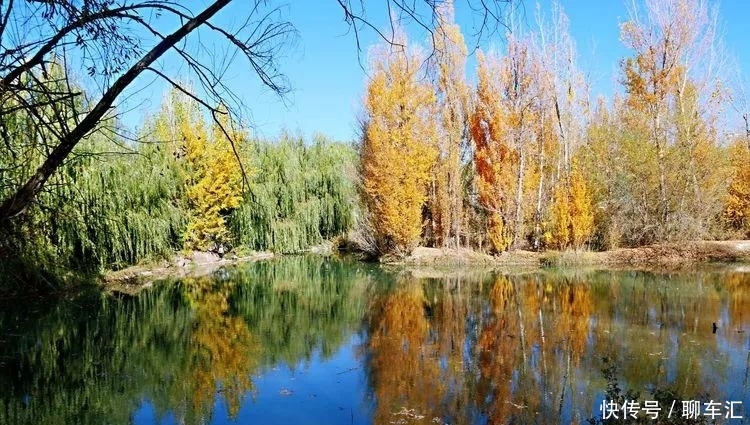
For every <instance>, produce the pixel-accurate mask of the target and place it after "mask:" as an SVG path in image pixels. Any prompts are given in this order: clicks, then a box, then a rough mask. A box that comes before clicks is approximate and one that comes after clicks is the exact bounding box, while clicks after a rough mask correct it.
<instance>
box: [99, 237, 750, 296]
mask: <svg viewBox="0 0 750 425" xmlns="http://www.w3.org/2000/svg"><path fill="white" fill-rule="evenodd" d="M329 254H330V250H324V251H322V253H321V252H318V251H314V252H313V253H312V254H310V255H329ZM275 257H276V255H274V254H273V253H268V252H258V253H253V254H250V255H247V256H241V257H240V256H234V255H229V256H226V257H219V256H218V255H216V254H212V253H203V252H193V253H190V254H189V255H178V256H176V257H175V258H173V259H172V260H169V261H167V260H164V261H161V262H159V263H155V264H144V265H137V266H133V267H128V268H126V269H123V270H118V271H114V272H108V273H105V274H104V276H103V280H102V281H103V286H104V288H105V289H107V290H109V291H115V292H120V293H136V292H138V291H139V290H141V289H143V288H144V287H149V286H151V285H152V284H153V282H155V281H158V280H163V279H170V278H171V279H180V278H185V277H197V276H201V275H206V274H209V273H211V272H213V271H215V270H217V269H218V268H220V267H224V266H229V265H234V264H239V263H246V262H253V261H262V260H269V259H272V258H275ZM738 262H739V263H750V240H744V241H691V242H681V243H668V244H658V245H650V246H644V247H638V248H621V249H615V250H612V251H603V252H591V251H544V252H532V251H523V250H517V251H511V252H504V253H502V254H500V255H495V256H492V255H488V254H484V253H480V252H477V251H473V250H470V249H465V248H459V249H450V248H426V247H418V248H416V249H414V250H413V251H412V253H411V254H410V255H409V256H407V257H405V258H401V259H389V260H388V261H382V263H383V264H387V265H391V266H409V267H412V266H416V267H424V268H441V269H450V268H457V267H458V268H466V267H471V268H485V269H511V268H513V269H516V268H524V269H535V268H543V267H606V268H633V269H667V270H675V269H685V268H690V267H694V266H698V265H704V264H707V263H738Z"/></svg>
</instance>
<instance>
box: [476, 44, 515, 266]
mask: <svg viewBox="0 0 750 425" xmlns="http://www.w3.org/2000/svg"><path fill="white" fill-rule="evenodd" d="M477 62H478V68H477V78H478V81H477V93H476V101H475V102H476V103H475V105H474V111H473V112H472V114H471V119H470V125H471V127H470V128H471V137H472V140H473V143H474V167H475V169H476V180H477V181H476V185H477V195H478V198H479V204H480V207H481V208H482V209H483V210H484V211H485V213H486V216H487V236H488V238H489V240H490V244H491V246H492V250H493V251H494V252H502V251H505V250H506V249H508V246H509V245H510V243H511V241H512V233H511V229H510V228H509V227H508V226H507V225H506V222H507V214H508V212H509V205H510V202H511V200H510V198H511V197H512V195H511V194H510V192H511V191H512V188H513V179H514V172H513V166H512V164H513V163H514V162H515V155H514V153H513V152H512V151H511V149H510V147H509V146H508V144H507V137H508V134H507V128H506V121H507V118H506V117H505V116H504V110H503V106H502V103H501V98H500V90H499V87H498V86H497V84H496V80H495V79H494V78H493V69H491V68H493V67H491V64H490V63H488V60H487V59H486V58H485V57H484V55H483V54H482V52H479V53H478V55H477Z"/></svg>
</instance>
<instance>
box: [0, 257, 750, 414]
mask: <svg viewBox="0 0 750 425" xmlns="http://www.w3.org/2000/svg"><path fill="white" fill-rule="evenodd" d="M714 322H715V323H716V324H717V326H718V329H717V332H716V334H713V333H712V324H713V323H714ZM749 333H750V275H749V274H743V273H728V272H714V273H686V274H672V275H669V274H663V275H654V274H649V273H644V272H581V271H545V272H540V273H530V274H524V275H501V274H500V275H499V274H491V273H477V272H456V273H451V274H449V275H435V274H433V275H432V276H430V275H425V274H424V273H421V272H412V271H405V270H391V271H384V270H382V269H380V268H378V267H376V266H371V265H364V264H361V263H356V262H348V261H340V260H334V259H323V258H317V257H290V258H284V259H281V260H278V261H272V262H265V263H258V264H254V265H249V266H246V267H242V268H240V269H237V270H229V271H223V272H222V273H219V274H217V275H215V276H213V277H205V278H200V279H187V280H183V281H180V282H175V283H166V284H160V285H157V286H156V287H155V288H153V289H151V290H148V291H145V292H143V293H142V294H140V295H139V296H137V297H129V296H121V297H111V296H106V295H102V294H99V293H96V292H93V293H86V294H84V295H82V296H79V297H76V298H75V299H73V300H67V301H60V302H57V303H44V304H40V305H36V304H33V305H30V304H29V303H26V304H23V305H21V304H20V303H15V305H13V304H11V305H4V306H2V310H0V424H27V423H28V424H32V423H33V424H37V423H45V424H47V423H50V424H56V423H60V424H64V423H65V424H67V423H91V424H95V423H96V424H99V423H123V424H124V423H137V424H140V423H154V422H158V423H186V424H192V423H229V422H233V421H237V422H238V423H245V422H251V421H255V422H261V423H295V424H298V423H322V422H325V423H342V424H349V423H375V424H391V423H403V424H406V423H440V424H506V423H585V421H586V419H587V418H590V417H592V416H596V415H598V414H599V412H598V410H597V406H598V403H599V402H600V401H601V400H602V398H603V397H604V390H605V388H606V385H607V382H606V381H605V380H604V376H603V375H602V373H601V369H602V367H603V366H604V365H603V363H602V358H603V357H606V358H608V359H610V360H611V361H612V362H614V363H615V364H617V365H618V366H619V376H618V379H619V380H620V384H621V385H622V386H624V387H627V388H632V389H635V390H636V391H640V392H641V393H642V394H643V395H647V394H648V391H649V390H650V389H652V388H654V387H659V388H666V387H669V388H673V389H674V390H675V391H676V392H677V393H678V394H681V395H682V396H683V397H684V398H686V399H692V398H694V397H698V396H699V395H701V394H705V393H708V394H710V396H711V397H712V398H713V399H714V400H721V401H722V402H723V401H741V402H742V403H743V407H744V408H745V410H749V409H748V406H750V391H749V390H748V388H749V386H748V381H749V378H750V337H749V336H748V334H749ZM146 413H148V414H146ZM744 416H745V417H748V416H750V415H749V414H744Z"/></svg>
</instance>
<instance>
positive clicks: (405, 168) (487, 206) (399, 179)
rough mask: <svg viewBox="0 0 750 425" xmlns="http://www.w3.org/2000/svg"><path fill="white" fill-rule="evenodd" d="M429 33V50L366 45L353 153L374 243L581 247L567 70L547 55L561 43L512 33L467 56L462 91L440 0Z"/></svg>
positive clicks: (576, 137) (576, 138)
mask: <svg viewBox="0 0 750 425" xmlns="http://www.w3.org/2000/svg"><path fill="white" fill-rule="evenodd" d="M555 30H556V31H557V30H560V29H559V28H555ZM434 39H435V40H436V42H435V50H434V52H433V54H432V55H431V56H430V57H429V58H425V56H424V55H420V54H419V52H418V51H417V50H416V49H414V48H413V47H411V46H409V45H408V43H407V42H406V40H405V37H404V41H403V43H402V44H403V45H404V46H406V47H402V46H387V47H381V48H380V49H379V50H376V51H375V54H374V55H373V61H372V72H371V79H370V81H369V85H368V88H367V93H366V96H365V111H366V118H365V122H364V131H363V139H362V158H361V159H362V174H363V182H364V192H365V200H366V204H367V206H368V207H369V209H370V211H371V212H372V216H373V225H374V226H373V227H374V229H375V233H376V241H377V242H378V248H379V250H380V251H381V252H382V253H396V254H400V253H404V252H408V251H409V250H410V249H412V248H413V247H415V246H416V245H418V244H420V243H422V244H427V245H433V246H454V247H455V246H473V247H478V248H480V249H481V248H482V246H485V247H487V246H488V247H489V249H490V250H492V251H494V252H502V251H505V250H507V249H509V248H511V247H519V246H522V245H524V244H525V243H526V242H530V243H532V244H533V245H534V246H535V247H536V248H542V247H543V246H552V245H554V246H556V247H560V248H565V247H568V246H575V247H581V246H582V245H583V244H584V243H585V241H586V240H587V238H588V237H589V235H590V234H591V232H592V230H593V218H592V213H591V209H592V200H591V195H590V192H589V190H588V188H587V185H586V182H585V180H584V179H583V177H582V174H581V173H580V172H577V171H576V172H573V171H574V170H573V168H574V167H573V166H572V164H573V160H572V156H571V155H570V152H571V151H572V149H573V147H577V146H578V144H580V140H581V137H580V129H579V127H577V126H576V124H575V123H574V122H573V121H574V117H575V116H576V111H573V109H574V108H577V107H580V102H578V99H575V98H574V96H575V95H574V94H573V93H574V89H573V85H574V84H578V82H577V81H573V80H572V79H573V78H576V77H577V74H576V73H575V72H574V70H573V71H571V70H570V69H562V67H571V66H572V63H571V62H569V61H568V62H566V61H565V60H558V59H557V55H559V56H561V57H565V58H568V57H570V55H572V54H573V53H572V51H571V49H572V45H571V44H570V43H569V41H567V42H566V43H564V42H559V44H557V45H554V46H549V45H547V44H545V42H544V40H541V39H537V38H534V37H526V38H513V37H511V38H510V39H509V41H508V44H507V50H506V51H505V52H504V54H503V55H502V56H495V55H489V56H485V55H483V54H482V53H481V52H480V53H479V54H478V55H477V56H478V57H477V61H478V67H477V80H478V81H477V85H476V88H475V89H473V90H472V88H471V87H470V86H469V84H468V83H467V82H466V78H465V68H466V60H467V49H466V46H465V43H464V39H463V36H462V35H461V32H460V29H459V27H458V26H457V25H456V24H455V23H454V22H453V11H452V9H451V8H450V6H443V7H442V8H440V9H439V19H438V26H437V28H436V30H435V31H434ZM565 40H567V39H565ZM425 68H426V69H427V71H426V72H425ZM561 75H563V76H566V78H561V77H560V76H561ZM472 91H473V92H474V93H472ZM560 97H564V98H565V99H563V100H561V99H560ZM576 102H578V103H576Z"/></svg>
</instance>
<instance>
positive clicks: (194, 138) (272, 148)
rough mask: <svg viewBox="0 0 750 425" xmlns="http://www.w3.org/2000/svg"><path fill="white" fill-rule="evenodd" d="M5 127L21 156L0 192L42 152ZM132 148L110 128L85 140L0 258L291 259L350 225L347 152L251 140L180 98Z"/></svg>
mask: <svg viewBox="0 0 750 425" xmlns="http://www.w3.org/2000/svg"><path fill="white" fill-rule="evenodd" d="M19 115H20V114H19ZM9 123H10V124H12V125H13V127H12V128H13V130H14V133H13V134H14V135H15V137H13V138H9V139H8V142H9V143H12V151H13V152H16V153H17V155H15V156H12V157H4V158H2V161H3V163H0V165H1V166H0V169H2V170H3V171H2V173H1V174H0V177H2V179H1V181H2V183H3V185H2V187H1V188H2V189H7V188H10V187H13V183H15V182H17V181H22V180H23V179H25V178H28V176H27V175H26V174H27V173H28V168H25V167H22V166H21V165H22V164H25V163H33V162H34V160H35V159H37V158H38V156H39V155H41V154H42V153H43V148H44V146H43V144H41V143H40V144H36V142H37V141H38V138H37V137H36V136H35V135H34V134H33V132H34V131H35V129H31V128H27V127H25V126H24V117H23V116H16V117H6V128H7V127H9V125H8V124H9ZM138 140H139V143H137V144H133V143H128V142H127V141H125V140H123V139H121V138H118V136H117V125H116V123H106V124H105V126H103V127H102V128H101V129H100V130H99V131H98V132H96V133H94V134H93V135H92V136H91V137H89V138H88V139H86V140H85V141H84V142H83V143H82V144H81V145H80V146H79V147H78V148H76V150H75V151H74V159H73V160H71V161H69V162H67V163H66V164H65V165H64V167H63V169H62V170H61V172H60V173H57V174H55V176H54V180H53V182H52V184H51V185H49V187H48V188H47V189H46V190H45V191H43V192H42V194H41V196H40V197H39V200H38V202H37V203H36V204H35V205H34V207H33V209H31V210H30V211H29V212H28V213H27V214H26V215H25V216H24V217H23V220H19V221H17V222H13V223H12V224H13V226H12V227H9V228H5V229H3V230H4V233H5V236H6V237H5V238H4V239H3V240H2V242H1V243H0V250H2V251H3V252H2V253H3V257H6V258H18V259H21V260H22V261H23V262H26V263H28V262H31V263H34V264H37V265H40V266H43V267H47V266H53V265H54V266H59V267H58V268H59V270H69V269H73V270H79V271H98V270H102V269H105V268H121V267H124V266H127V265H131V264H135V263H138V262H141V261H147V260H154V259H158V258H168V257H170V256H172V255H174V254H175V253H176V252H177V251H181V250H198V251H211V252H217V253H224V252H228V251H230V250H234V251H235V252H240V253H241V252H242V251H244V252H250V251H252V250H269V251H275V252H283V253H297V252H301V251H304V250H306V249H308V248H309V247H311V246H313V245H316V244H320V243H321V242H323V241H325V240H329V239H332V238H333V237H335V236H337V235H340V234H343V233H344V232H345V231H346V230H347V229H349V228H350V227H351V220H352V217H353V209H354V208H356V204H354V203H352V202H351V201H352V199H354V197H355V191H354V186H353V183H352V182H353V179H351V178H347V174H346V173H348V175H352V174H354V169H353V168H352V167H354V165H353V164H354V163H355V162H356V153H355V150H354V148H353V147H352V146H351V145H347V144H343V143H336V142H333V141H331V140H329V139H327V138H325V137H323V136H316V137H314V138H313V140H309V141H305V140H303V139H302V138H301V137H296V136H292V135H291V134H283V135H282V136H280V137H279V138H278V139H275V140H261V139H257V138H251V137H250V136H249V134H248V133H247V131H245V130H243V129H242V128H241V127H240V126H238V125H237V124H236V123H232V122H229V121H227V120H222V119H221V118H220V119H219V120H217V121H216V122H213V123H212V122H211V121H209V120H208V119H207V118H206V116H205V111H204V110H202V108H201V107H200V105H199V103H197V102H196V101H195V100H194V99H192V98H190V97H189V96H187V95H185V94H183V93H181V92H179V91H177V90H173V91H171V92H170V93H169V94H168V95H167V96H166V97H165V99H164V102H163V104H162V107H161V109H160V110H159V112H158V113H157V114H155V116H153V117H152V118H151V119H149V120H148V122H146V123H145V124H144V125H143V128H142V129H141V134H140V135H139V136H138ZM230 140H231V141H232V142H231V143H230ZM349 168H352V169H351V171H347V170H349Z"/></svg>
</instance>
